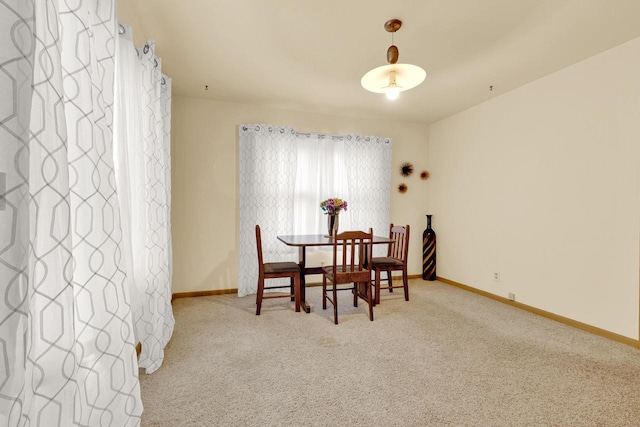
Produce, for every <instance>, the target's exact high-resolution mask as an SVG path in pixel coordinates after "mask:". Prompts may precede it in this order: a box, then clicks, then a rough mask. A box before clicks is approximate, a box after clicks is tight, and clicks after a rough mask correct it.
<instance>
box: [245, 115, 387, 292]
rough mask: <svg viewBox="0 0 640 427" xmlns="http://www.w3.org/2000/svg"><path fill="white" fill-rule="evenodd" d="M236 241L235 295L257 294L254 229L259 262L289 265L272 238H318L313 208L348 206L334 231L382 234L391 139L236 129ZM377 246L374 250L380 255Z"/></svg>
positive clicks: (288, 252)
mask: <svg viewBox="0 0 640 427" xmlns="http://www.w3.org/2000/svg"><path fill="white" fill-rule="evenodd" d="M238 129H239V130H238V134H239V168H238V170H239V182H240V241H239V260H238V267H239V277H238V296H244V295H248V294H253V293H255V292H256V289H257V280H258V269H257V262H258V261H257V256H256V248H255V246H256V243H255V225H256V224H259V225H260V227H261V229H262V245H263V252H264V256H265V260H267V261H269V262H273V261H297V250H296V248H291V247H288V246H286V245H284V244H283V243H281V242H280V241H278V240H277V238H276V237H277V235H280V234H324V233H326V232H327V220H326V215H323V214H322V210H321V209H320V202H321V201H322V200H325V199H328V198H330V197H339V198H341V199H344V200H347V201H348V202H349V207H348V210H347V211H346V212H342V213H341V214H340V230H342V231H344V230H355V229H359V230H368V229H369V227H372V228H373V231H374V233H375V234H377V235H387V233H388V230H389V203H390V196H391V188H390V180H391V140H390V139H388V138H378V137H373V136H363V135H355V134H349V135H323V134H314V133H301V132H296V131H295V130H293V129H291V128H283V127H278V126H272V125H263V124H260V125H248V124H247V125H240V126H239V128H238ZM384 250H385V248H382V247H380V248H377V247H376V251H382V252H384Z"/></svg>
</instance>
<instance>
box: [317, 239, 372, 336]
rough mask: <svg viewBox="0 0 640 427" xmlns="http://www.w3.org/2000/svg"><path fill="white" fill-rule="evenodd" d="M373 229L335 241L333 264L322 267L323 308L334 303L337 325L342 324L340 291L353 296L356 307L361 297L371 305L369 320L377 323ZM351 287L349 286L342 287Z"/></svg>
mask: <svg viewBox="0 0 640 427" xmlns="http://www.w3.org/2000/svg"><path fill="white" fill-rule="evenodd" d="M372 242H373V230H372V229H369V233H365V232H364V231H345V232H344V233H340V234H338V235H336V236H335V237H334V238H333V263H332V265H330V266H326V267H323V268H322V273H323V274H322V308H323V309H325V310H326V308H327V301H329V302H330V303H331V304H333V322H334V323H335V324H336V325H337V324H338V291H345V290H350V291H351V292H352V293H353V306H354V307H357V306H358V298H362V299H363V300H365V301H366V302H367V303H368V304H369V320H373V297H372V294H371V271H372V270H371V259H372V254H371V248H372V246H373V244H372ZM327 282H330V284H331V289H329V290H330V291H331V295H328V294H327ZM346 284H349V286H348V287H343V286H340V285H346Z"/></svg>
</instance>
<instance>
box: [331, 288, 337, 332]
mask: <svg viewBox="0 0 640 427" xmlns="http://www.w3.org/2000/svg"><path fill="white" fill-rule="evenodd" d="M332 284H333V288H332V291H333V323H335V324H336V325H337V324H338V290H337V289H336V284H335V283H332Z"/></svg>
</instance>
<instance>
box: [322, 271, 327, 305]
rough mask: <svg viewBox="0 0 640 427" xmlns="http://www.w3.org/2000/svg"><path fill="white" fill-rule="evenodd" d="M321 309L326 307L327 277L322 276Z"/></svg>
mask: <svg viewBox="0 0 640 427" xmlns="http://www.w3.org/2000/svg"><path fill="white" fill-rule="evenodd" d="M322 309H323V310H326V309H327V278H326V276H322Z"/></svg>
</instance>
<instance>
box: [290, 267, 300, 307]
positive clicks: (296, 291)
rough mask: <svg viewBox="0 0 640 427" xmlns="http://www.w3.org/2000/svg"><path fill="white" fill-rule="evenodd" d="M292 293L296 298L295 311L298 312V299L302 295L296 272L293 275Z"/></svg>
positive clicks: (298, 276)
mask: <svg viewBox="0 0 640 427" xmlns="http://www.w3.org/2000/svg"><path fill="white" fill-rule="evenodd" d="M292 280H293V295H294V298H295V299H296V313H299V312H300V303H301V301H300V299H301V298H302V296H301V295H300V275H299V274H296V275H295V276H294V277H293V279H292Z"/></svg>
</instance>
